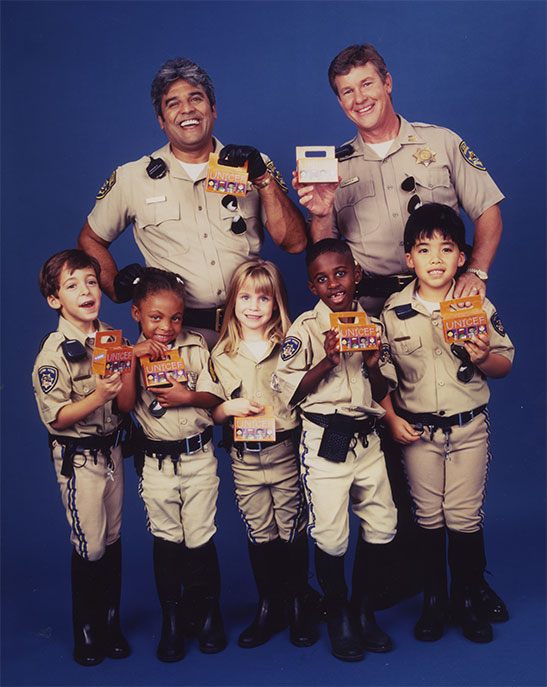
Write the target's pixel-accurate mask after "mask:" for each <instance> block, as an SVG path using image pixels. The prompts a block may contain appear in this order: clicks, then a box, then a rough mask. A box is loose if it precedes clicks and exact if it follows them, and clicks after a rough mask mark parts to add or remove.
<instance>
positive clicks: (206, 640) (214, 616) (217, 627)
mask: <svg viewBox="0 0 547 687" xmlns="http://www.w3.org/2000/svg"><path fill="white" fill-rule="evenodd" d="M184 581H185V589H184V591H185V595H184V598H185V603H186V599H187V600H188V604H189V605H190V607H191V608H193V611H192V615H193V618H194V622H195V626H196V630H197V638H198V644H199V649H200V651H201V652H202V653H204V654H216V653H218V652H219V651H222V650H223V649H224V648H225V647H226V634H225V632H224V624H223V622H222V615H221V613H220V605H219V599H220V569H219V565H218V556H217V550H216V548H215V543H214V541H213V540H212V539H209V541H208V542H206V543H205V544H203V545H202V546H198V547H197V548H195V549H190V548H188V547H186V549H185V569H184Z"/></svg>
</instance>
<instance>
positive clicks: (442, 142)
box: [334, 117, 504, 276]
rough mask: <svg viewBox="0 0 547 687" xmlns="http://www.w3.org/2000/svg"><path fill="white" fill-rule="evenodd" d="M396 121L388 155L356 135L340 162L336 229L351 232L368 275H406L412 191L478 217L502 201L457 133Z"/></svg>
mask: <svg viewBox="0 0 547 687" xmlns="http://www.w3.org/2000/svg"><path fill="white" fill-rule="evenodd" d="M399 119H400V121H401V127H400V130H399V134H398V136H397V138H396V139H395V141H394V142H393V144H392V146H391V148H390V151H389V153H388V154H387V155H386V157H385V158H384V159H383V160H382V159H380V158H379V157H378V156H377V155H376V153H375V152H374V151H373V150H372V148H370V147H369V146H368V145H366V143H364V141H363V139H362V138H361V136H360V135H359V134H358V135H357V136H356V137H355V138H354V139H353V140H351V141H350V144H351V145H352V146H353V148H354V152H353V153H352V154H351V155H350V156H349V157H347V158H344V159H343V160H341V161H340V164H339V168H340V169H339V173H340V176H341V178H342V181H341V182H340V186H339V187H338V188H337V189H336V193H335V198H334V229H335V233H337V234H341V235H343V236H345V237H346V239H347V241H348V243H349V245H350V247H351V250H352V252H353V256H354V257H355V259H356V260H357V262H358V263H359V264H360V265H361V267H362V268H363V270H364V272H365V274H366V275H368V276H371V275H376V276H386V275H393V274H407V273H408V267H407V265H406V261H405V252H404V247H403V234H404V228H405V224H406V221H407V219H408V214H409V213H408V210H407V206H408V202H409V200H410V199H411V198H412V196H413V195H415V194H417V195H418V196H419V198H420V199H421V201H422V203H431V202H435V203H444V204H446V205H449V206H450V207H452V208H453V209H454V210H456V212H458V211H459V207H463V209H464V210H465V212H466V213H467V215H468V216H469V217H470V218H471V220H472V221H473V222H474V221H475V220H476V219H477V218H478V217H479V216H480V215H482V213H483V212H484V211H485V210H487V209H488V208H489V207H491V206H493V205H495V204H496V203H499V202H500V201H501V200H503V198H504V196H503V194H502V193H501V192H500V190H499V189H498V187H497V186H496V184H495V183H494V182H493V181H492V178H491V177H490V175H489V174H488V173H487V172H486V170H485V168H484V166H483V165H482V163H481V162H480V160H479V159H478V158H477V157H476V155H475V154H474V153H473V152H472V151H470V150H469V148H468V146H467V145H466V144H465V142H464V141H462V140H461V138H460V137H459V136H458V135H457V134H455V133H454V132H453V131H450V130H449V129H444V128H442V127H439V126H433V125H431V124H422V123H421V122H414V123H412V124H411V123H409V122H407V121H406V120H405V119H403V118H402V117H399ZM420 151H421V152H420ZM424 162H425V163H426V164H424ZM410 176H412V177H414V180H415V183H416V190H415V191H414V192H411V193H409V192H408V191H403V190H402V188H401V183H402V182H403V181H404V180H405V179H406V178H407V177H410Z"/></svg>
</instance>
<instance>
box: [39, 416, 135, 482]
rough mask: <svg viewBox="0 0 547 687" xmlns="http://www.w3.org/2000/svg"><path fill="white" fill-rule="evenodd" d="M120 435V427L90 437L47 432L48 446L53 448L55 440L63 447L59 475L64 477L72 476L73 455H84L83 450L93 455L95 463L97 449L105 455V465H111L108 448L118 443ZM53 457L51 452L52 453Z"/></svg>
mask: <svg viewBox="0 0 547 687" xmlns="http://www.w3.org/2000/svg"><path fill="white" fill-rule="evenodd" d="M121 436H122V430H121V428H120V429H118V430H117V431H116V432H113V433H112V434H108V435H107V436H104V437H101V436H97V435H95V436H92V437H67V436H62V435H59V434H48V441H49V448H50V449H51V450H52V449H53V443H54V442H57V443H58V444H61V446H62V447H63V449H64V451H63V464H62V466H61V475H63V476H64V477H72V475H73V474H74V462H73V460H74V456H77V455H81V456H84V457H85V451H86V450H87V451H89V453H90V454H91V455H92V456H93V460H94V462H95V465H96V464H97V454H98V453H99V451H100V452H101V453H102V454H103V455H104V456H105V458H106V461H107V466H108V467H109V468H111V467H112V457H111V455H110V449H111V448H113V447H114V446H117V445H118V444H119V443H120V439H121ZM51 457H52V459H53V453H52V456H51Z"/></svg>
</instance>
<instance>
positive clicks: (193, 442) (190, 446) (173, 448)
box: [142, 427, 213, 469]
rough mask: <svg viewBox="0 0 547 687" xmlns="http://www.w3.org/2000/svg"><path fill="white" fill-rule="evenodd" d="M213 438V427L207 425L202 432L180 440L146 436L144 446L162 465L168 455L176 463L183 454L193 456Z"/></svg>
mask: <svg viewBox="0 0 547 687" xmlns="http://www.w3.org/2000/svg"><path fill="white" fill-rule="evenodd" d="M212 438H213V428H212V427H207V429H206V430H205V431H203V432H202V433H201V434H193V435H192V436H191V437H187V438H186V439H179V440H178V441H155V440H154V439H149V438H148V437H146V436H144V437H143V438H142V448H143V449H144V452H145V453H146V455H147V456H151V455H155V456H156V458H157V459H158V461H159V464H160V467H161V463H162V461H163V459H164V458H166V457H167V456H169V457H170V458H171V460H172V461H173V464H176V462H177V461H178V459H179V458H180V456H181V455H185V456H191V455H192V454H193V453H197V452H198V451H201V450H202V449H203V448H205V445H206V444H208V443H209V442H210V441H211V439H212ZM175 469H176V468H175Z"/></svg>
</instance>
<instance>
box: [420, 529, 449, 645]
mask: <svg viewBox="0 0 547 687" xmlns="http://www.w3.org/2000/svg"><path fill="white" fill-rule="evenodd" d="M419 545H420V552H421V557H422V563H423V570H424V603H423V607H422V615H421V617H420V619H419V620H418V622H417V623H416V625H415V627H414V636H415V637H416V639H419V640H420V641H421V642H436V641H437V640H438V639H440V638H441V637H442V636H443V632H444V626H445V624H446V621H447V612H448V589H447V576H446V529H445V528H444V527H439V528H437V529H434V530H426V529H424V528H420V534H419Z"/></svg>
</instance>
